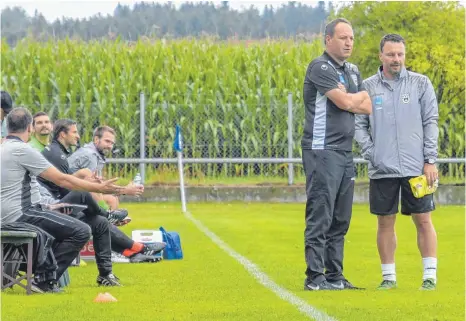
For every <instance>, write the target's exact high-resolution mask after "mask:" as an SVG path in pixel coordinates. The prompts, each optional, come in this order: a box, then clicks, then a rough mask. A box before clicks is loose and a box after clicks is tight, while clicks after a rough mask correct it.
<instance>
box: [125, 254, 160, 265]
mask: <svg viewBox="0 0 466 321" xmlns="http://www.w3.org/2000/svg"><path fill="white" fill-rule="evenodd" d="M161 260H162V258H161V257H157V256H153V255H145V254H142V253H136V254H134V255H131V256H130V257H129V261H130V262H131V263H145V262H159V261H161Z"/></svg>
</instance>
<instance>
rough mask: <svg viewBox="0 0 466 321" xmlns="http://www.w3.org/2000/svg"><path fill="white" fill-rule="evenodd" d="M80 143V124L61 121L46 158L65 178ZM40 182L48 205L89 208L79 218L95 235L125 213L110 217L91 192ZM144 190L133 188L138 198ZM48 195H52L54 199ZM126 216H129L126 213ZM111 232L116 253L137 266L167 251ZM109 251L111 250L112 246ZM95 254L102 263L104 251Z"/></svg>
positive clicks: (97, 248) (45, 150)
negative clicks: (100, 255)
mask: <svg viewBox="0 0 466 321" xmlns="http://www.w3.org/2000/svg"><path fill="white" fill-rule="evenodd" d="M78 139H79V134H78V132H77V127H76V122H74V121H72V120H70V119H60V120H57V121H56V122H55V124H54V130H53V140H52V142H51V143H50V144H49V146H47V147H46V148H45V149H44V151H43V152H42V154H43V155H44V157H45V158H46V159H47V160H48V161H50V163H51V164H53V165H54V166H56V168H57V169H58V170H60V171H62V172H63V173H65V174H69V168H68V162H67V160H66V158H67V155H68V154H69V150H70V147H71V146H72V145H73V144H75V143H76V141H77V140H78ZM86 171H87V172H89V170H87V169H83V170H80V171H78V172H76V173H75V175H79V172H86ZM39 181H40V184H41V185H42V186H43V187H45V189H46V190H45V191H44V189H43V188H42V189H40V190H41V195H42V196H43V198H44V199H45V200H47V202H49V203H57V202H58V200H59V202H62V203H70V204H82V205H86V206H87V209H86V210H84V211H83V214H84V215H79V216H77V218H78V219H80V220H82V221H84V222H86V223H88V224H89V225H90V226H91V228H92V229H93V231H94V229H95V228H97V229H98V230H100V229H101V228H99V227H98V226H100V221H101V217H107V216H112V215H115V213H117V212H122V211H121V210H120V211H118V210H115V211H110V212H109V213H110V214H107V211H106V210H103V209H102V208H101V207H100V206H99V205H98V204H97V203H96V201H95V200H94V199H93V198H92V196H91V194H90V193H88V192H75V191H69V190H67V189H65V188H60V187H59V186H56V185H55V184H53V183H51V182H47V181H45V180H43V179H39ZM123 189H124V188H123ZM143 190H144V187H143V186H134V187H133V192H134V193H137V194H136V195H138V194H140V193H142V191H143ZM47 194H51V195H50V197H49V196H48V195H47ZM51 198H52V199H51ZM124 213H125V214H127V212H126V211H125V212H124ZM96 216H98V217H96ZM109 230H110V236H111V248H112V250H113V251H114V252H117V253H120V254H123V255H125V256H126V257H128V258H129V259H130V262H133V263H139V262H150V261H154V257H153V256H149V255H146V254H156V253H158V252H160V251H162V250H163V249H164V248H165V243H155V244H150V245H147V246H146V245H143V244H142V243H136V242H134V241H133V240H131V239H130V238H129V237H128V236H126V235H125V234H124V233H123V232H121V231H120V230H119V229H118V228H116V227H115V226H113V225H112V226H110V228H109ZM94 244H95V245H96V239H94ZM106 248H108V249H110V247H109V246H107V247H106ZM95 250H96V261H97V263H98V262H99V261H98V260H97V259H98V251H99V252H100V251H101V248H100V247H96V249H95ZM98 283H99V281H98Z"/></svg>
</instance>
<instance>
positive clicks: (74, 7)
mask: <svg viewBox="0 0 466 321" xmlns="http://www.w3.org/2000/svg"><path fill="white" fill-rule="evenodd" d="M119 2H120V3H121V4H126V5H130V6H131V7H132V5H133V4H134V3H135V2H138V1H113V0H96V1H92V0H80V1H71V0H62V1H57V0H35V1H33V0H16V1H11V0H6V1H1V4H0V8H1V9H3V8H5V7H8V6H10V7H12V6H20V7H23V8H24V9H25V10H26V12H27V13H28V14H29V15H31V16H32V15H34V11H35V10H36V9H37V10H38V11H39V12H41V13H42V14H43V15H44V17H45V18H46V19H47V20H49V21H54V20H55V19H57V18H61V17H63V16H65V17H70V18H86V17H90V16H93V15H95V14H97V13H99V12H100V13H101V14H102V15H103V16H106V15H107V14H110V15H111V14H113V10H114V9H115V7H116V6H117V5H118V3H119ZM148 2H160V3H167V2H168V1H160V0H159V1H148ZM183 2H185V1H172V3H174V4H175V5H180V4H181V3H183ZM192 2H197V1H192ZM212 2H213V3H215V4H220V3H221V2H220V1H212ZM300 2H302V3H306V4H309V5H315V4H316V3H317V1H300ZM286 3H288V1H229V4H230V7H231V8H233V9H237V10H241V9H242V8H243V7H245V8H248V7H249V6H250V5H254V6H255V7H256V8H258V9H259V10H261V11H262V9H263V8H264V7H265V5H267V4H269V5H272V6H274V7H279V6H281V5H282V4H286Z"/></svg>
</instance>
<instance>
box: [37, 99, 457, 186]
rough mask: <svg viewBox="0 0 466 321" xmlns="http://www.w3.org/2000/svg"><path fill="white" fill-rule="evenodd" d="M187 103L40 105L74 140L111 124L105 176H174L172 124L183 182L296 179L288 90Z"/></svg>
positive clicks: (297, 114)
mask: <svg viewBox="0 0 466 321" xmlns="http://www.w3.org/2000/svg"><path fill="white" fill-rule="evenodd" d="M297 100H300V97H299V98H298V99H297ZM193 101H195V100H193V99H189V100H188V99H187V100H186V103H185V104H180V103H177V104H171V103H170V102H169V101H168V100H161V99H154V97H146V96H145V95H144V94H142V93H141V95H140V96H139V99H134V101H130V102H126V101H123V103H121V101H120V102H119V103H117V101H116V100H109V101H106V100H105V99H103V100H97V101H94V102H91V103H85V102H78V103H74V104H60V103H59V102H58V101H57V103H56V104H54V105H50V106H46V107H45V109H46V111H48V112H49V115H50V116H51V117H52V119H58V118H64V117H70V118H73V117H76V119H77V121H78V122H79V127H80V133H81V145H83V144H85V143H87V142H90V141H91V139H92V131H93V129H94V128H95V127H97V126H99V125H109V126H111V127H113V128H115V130H116V132H117V140H116V141H117V143H116V145H115V149H114V152H113V155H111V156H110V157H109V159H108V162H109V166H108V168H107V174H108V175H112V176H119V177H124V178H127V179H130V178H131V177H133V176H134V175H135V173H136V172H137V171H140V172H141V174H142V175H143V177H144V179H145V181H146V182H147V181H150V182H152V183H154V182H161V183H169V182H171V181H172V182H176V181H177V178H178V170H177V164H176V152H175V150H174V148H173V142H174V139H175V126H176V125H180V127H181V129H182V135H183V147H184V149H183V157H184V163H185V166H184V170H185V175H186V177H187V180H188V181H189V182H194V183H195V182H206V181H207V182H208V181H209V180H211V181H212V182H216V183H220V184H221V183H229V182H231V181H232V180H236V181H239V182H240V183H241V182H242V181H241V180H242V179H244V184H248V183H251V182H253V181H257V182H258V183H260V182H288V183H289V184H292V183H294V182H304V172H303V167H302V164H301V148H300V145H301V144H300V143H301V142H300V140H301V136H302V132H303V126H304V108H303V106H302V102H301V101H298V102H294V101H293V96H292V94H289V95H288V97H280V98H278V99H277V98H267V99H265V98H262V97H260V96H257V97H255V99H254V100H250V99H248V100H246V99H241V97H227V99H225V98H222V99H204V100H203V101H202V102H193ZM74 115H75V116H74ZM354 155H355V163H356V175H357V178H358V179H367V165H366V163H365V162H364V161H363V160H362V159H361V157H360V153H359V148H358V146H357V144H356V143H355V144H354ZM440 162H441V163H440V164H439V170H440V172H441V174H442V176H444V177H447V178H448V179H449V180H451V181H454V182H457V181H464V158H458V159H444V160H440Z"/></svg>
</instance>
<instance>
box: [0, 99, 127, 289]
mask: <svg viewBox="0 0 466 321" xmlns="http://www.w3.org/2000/svg"><path fill="white" fill-rule="evenodd" d="M6 121H7V129H8V136H7V137H6V140H5V142H4V143H3V144H2V145H1V146H0V161H1V182H2V184H1V190H0V192H1V194H0V195H1V213H2V217H1V223H12V222H25V223H29V224H32V225H35V226H38V227H40V228H41V229H43V230H44V231H45V232H47V233H49V234H50V235H52V236H53V237H54V238H55V243H54V248H53V253H54V255H55V259H56V261H57V266H58V268H57V272H56V279H55V280H53V281H52V282H42V283H37V284H36V286H37V287H39V288H40V289H42V290H43V291H44V292H61V290H60V289H59V288H58V284H57V281H58V279H59V278H60V277H61V276H62V274H63V272H64V271H65V270H66V269H67V268H68V267H69V266H70V264H71V263H72V262H73V260H74V259H75V258H76V257H77V256H78V254H79V252H80V251H81V249H82V248H83V246H84V245H85V244H86V242H87V241H88V240H89V239H90V237H91V229H90V228H89V226H88V225H87V224H85V223H83V222H81V221H79V220H77V219H75V218H73V217H69V216H66V215H62V214H57V213H56V212H52V211H49V210H46V209H44V208H42V206H41V205H40V204H39V200H40V197H39V195H40V193H39V188H38V185H37V184H35V183H34V180H35V178H36V177H37V176H39V177H42V178H44V179H46V180H49V181H51V182H54V183H56V184H57V185H58V186H61V187H64V188H67V189H72V190H85V191H90V192H97V193H115V192H116V193H117V192H119V190H120V189H121V187H120V186H117V185H114V184H113V182H114V181H115V180H116V179H112V180H108V181H105V182H101V183H93V182H88V181H85V180H81V179H79V178H77V177H75V176H72V175H67V174H63V173H62V172H60V171H58V170H57V169H56V168H55V167H54V166H52V165H51V164H50V163H49V162H48V161H47V160H46V159H45V158H44V156H43V155H42V154H41V153H39V152H38V151H37V150H35V149H33V148H32V147H31V146H30V145H28V144H27V143H26V142H27V141H28V140H29V136H30V134H31V133H32V115H31V113H30V112H29V111H28V110H27V109H26V108H23V107H20V108H15V109H13V110H12V111H11V112H10V113H9V114H8V116H7V118H6Z"/></svg>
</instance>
